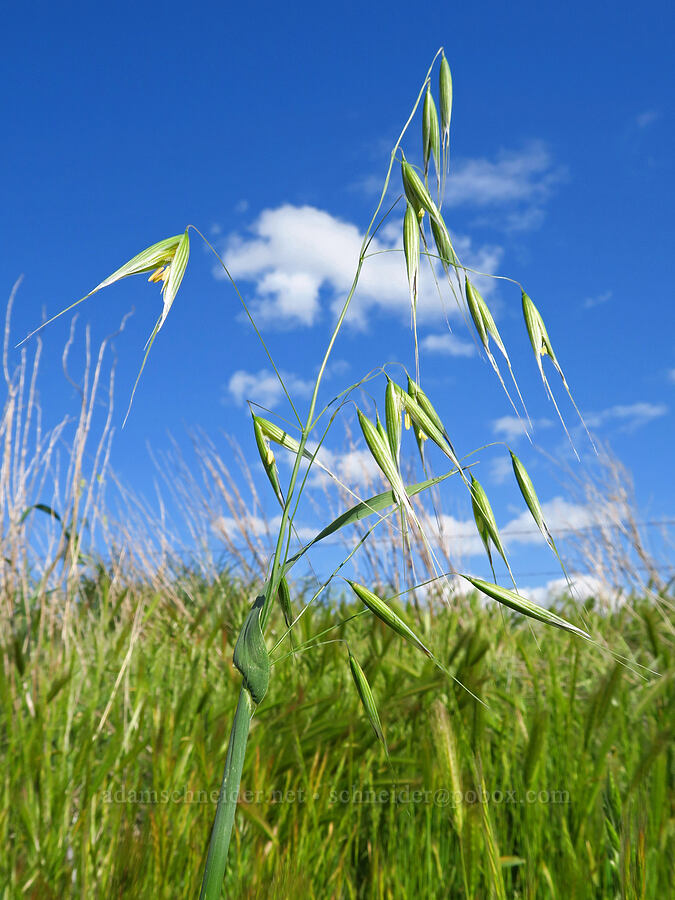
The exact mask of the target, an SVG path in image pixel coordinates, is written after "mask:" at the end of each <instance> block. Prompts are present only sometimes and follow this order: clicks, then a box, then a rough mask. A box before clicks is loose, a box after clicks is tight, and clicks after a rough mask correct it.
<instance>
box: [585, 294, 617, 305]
mask: <svg viewBox="0 0 675 900" xmlns="http://www.w3.org/2000/svg"><path fill="white" fill-rule="evenodd" d="M611 299H612V291H604V292H603V293H602V294H597V295H596V296H595V297H586V299H585V300H584V309H593V307H595V306H602V304H603V303H607V301H608V300H611Z"/></svg>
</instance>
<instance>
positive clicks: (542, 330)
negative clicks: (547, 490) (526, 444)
mask: <svg viewBox="0 0 675 900" xmlns="http://www.w3.org/2000/svg"><path fill="white" fill-rule="evenodd" d="M522 302H523V317H524V319H525V327H526V328H527V334H528V337H529V338H530V343H531V345H532V349H533V351H534V356H535V359H536V361H537V368H538V369H539V375H540V377H541V380H542V381H543V382H544V386H545V388H546V392H547V393H548V396H549V397H550V399H551V402H552V403H553V406H554V407H555V411H556V412H557V414H558V418H559V419H560V422H561V424H562V426H563V428H564V429H565V434H566V435H567V437H568V438H569V442H570V444H571V445H572V449H573V450H574V453H575V456H576V457H577V459H579V454H578V453H577V450H576V447H575V446H574V442H573V441H572V438H571V436H570V433H569V431H568V430H567V426H566V425H565V420H564V419H563V417H562V413H561V412H560V410H559V409H558V404H557V403H556V400H555V397H554V396H553V391H552V390H551V386H550V384H549V383H548V379H547V378H546V374H545V372H544V366H543V364H542V357H544V356H548V357H549V359H550V360H551V362H552V363H553V366H554V367H555V369H556V370H557V372H558V374H559V375H560V378H561V379H562V383H563V387H564V388H565V390H566V391H567V396H568V397H569V398H570V401H571V402H572V405H573V406H574V409H575V410H576V413H577V415H578V416H579V419H580V420H581V423H582V425H583V426H584V428H585V429H586V434H587V435H588V439H589V440H590V442H591V445H592V447H593V449H594V450H595V452H596V453H597V452H598V451H597V448H596V446H595V444H594V442H593V438H592V437H591V435H590V432H589V430H588V428H587V427H586V423H585V422H584V419H583V416H582V415H581V413H580V412H579V409H578V407H577V405H576V403H575V402H574V398H573V397H572V392H571V391H570V389H569V385H568V384H567V379H566V378H565V374H564V372H563V370H562V367H561V365H560V363H559V362H558V359H557V357H556V355H555V351H554V350H553V345H552V344H551V339H550V338H549V336H548V332H547V331H546V326H545V325H544V320H543V319H542V317H541V313H540V312H539V310H538V309H537V307H536V306H535V305H534V303H533V302H532V300H531V299H530V297H529V296H528V295H527V294H526V293H525V291H523V292H522Z"/></svg>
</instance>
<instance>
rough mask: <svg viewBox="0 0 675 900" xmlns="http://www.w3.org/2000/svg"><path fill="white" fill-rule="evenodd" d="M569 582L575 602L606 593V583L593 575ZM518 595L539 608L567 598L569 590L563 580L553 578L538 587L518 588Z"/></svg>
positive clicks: (575, 578)
mask: <svg viewBox="0 0 675 900" xmlns="http://www.w3.org/2000/svg"><path fill="white" fill-rule="evenodd" d="M570 580H571V582H572V597H573V599H575V600H578V601H582V602H583V601H584V600H588V598H589V597H599V596H600V597H602V596H605V595H606V593H607V584H606V582H604V581H603V580H602V579H601V578H597V577H596V576H595V575H574V576H572V577H571V579H570ZM519 593H520V594H522V595H523V596H524V597H527V598H528V599H529V600H531V601H532V602H533V603H536V604H538V605H539V606H549V605H550V603H551V602H552V601H554V600H557V599H558V598H559V597H562V596H569V594H570V588H569V585H568V584H567V581H566V580H565V579H564V578H554V579H553V580H552V581H548V582H546V584H543V585H540V586H539V587H526V588H520V589H519ZM582 627H583V626H582Z"/></svg>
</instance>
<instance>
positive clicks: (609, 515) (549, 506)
mask: <svg viewBox="0 0 675 900" xmlns="http://www.w3.org/2000/svg"><path fill="white" fill-rule="evenodd" d="M541 509H542V513H543V516H544V521H545V522H546V524H547V526H548V529H549V531H550V532H551V534H552V535H553V536H554V537H555V536H556V534H557V533H563V532H567V531H578V530H580V529H584V528H589V527H593V526H601V525H603V524H604V525H606V524H608V523H609V522H616V521H620V520H621V518H622V510H621V508H620V507H618V506H617V505H616V504H607V505H606V506H604V507H603V508H601V509H596V508H595V507H593V506H590V505H588V504H583V503H571V502H570V501H569V500H565V498H564V497H554V498H553V499H552V500H548V501H547V502H546V503H542V504H541ZM501 535H502V537H503V538H504V541H505V542H506V543H508V544H515V543H518V544H538V543H542V544H543V543H544V538H543V536H542V534H541V533H540V531H539V529H538V528H537V526H536V525H535V524H534V521H533V519H532V514H531V513H530V511H529V510H527V509H526V510H524V511H523V512H522V513H520V515H518V516H516V517H515V518H514V519H511V521H510V522H508V523H507V524H506V525H505V526H504V527H503V528H502V529H501Z"/></svg>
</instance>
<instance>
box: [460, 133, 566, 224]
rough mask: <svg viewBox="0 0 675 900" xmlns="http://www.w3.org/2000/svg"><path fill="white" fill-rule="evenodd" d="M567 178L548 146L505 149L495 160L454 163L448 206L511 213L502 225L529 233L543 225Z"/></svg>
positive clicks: (537, 145) (538, 145) (466, 160)
mask: <svg viewBox="0 0 675 900" xmlns="http://www.w3.org/2000/svg"><path fill="white" fill-rule="evenodd" d="M565 177H566V171H565V169H564V168H563V167H562V166H559V165H556V164H555V163H554V161H553V158H552V155H551V153H550V151H549V150H548V148H547V147H546V145H545V144H544V143H543V142H541V141H535V142H532V143H530V144H528V145H527V146H526V147H524V148H523V149H522V150H502V151H501V152H500V153H498V154H497V157H496V158H495V159H488V158H485V157H483V158H479V159H465V160H461V159H460V160H458V161H457V162H455V163H453V166H452V169H451V172H450V177H449V178H448V187H447V199H446V203H447V204H448V205H449V206H469V207H477V208H479V209H484V210H487V209H499V210H501V211H502V212H504V211H508V215H506V218H504V217H503V216H502V219H501V221H500V224H502V225H504V226H506V227H508V228H509V229H512V230H526V229H529V228H534V227H537V226H538V225H539V224H540V222H541V219H542V217H543V206H544V203H545V201H546V200H547V199H548V198H549V197H550V195H551V193H552V191H553V189H554V188H555V186H556V185H557V184H559V183H560V182H561V181H562V180H564V178H565ZM492 223H493V224H494V220H492Z"/></svg>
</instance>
